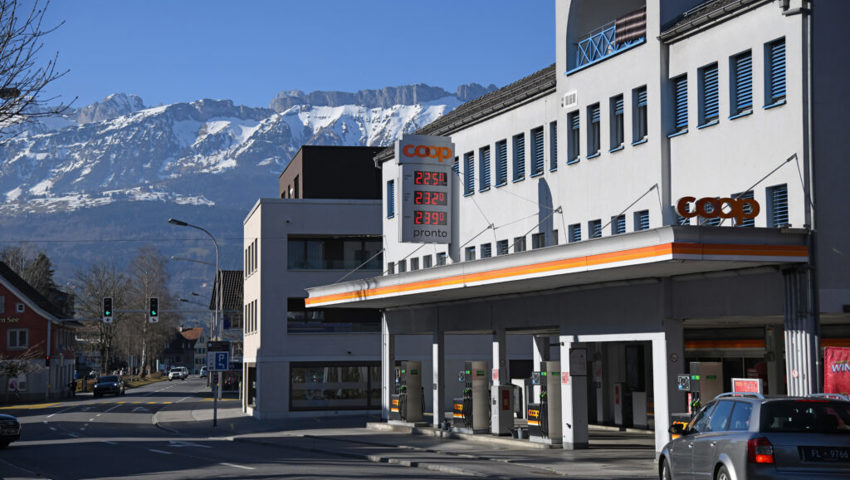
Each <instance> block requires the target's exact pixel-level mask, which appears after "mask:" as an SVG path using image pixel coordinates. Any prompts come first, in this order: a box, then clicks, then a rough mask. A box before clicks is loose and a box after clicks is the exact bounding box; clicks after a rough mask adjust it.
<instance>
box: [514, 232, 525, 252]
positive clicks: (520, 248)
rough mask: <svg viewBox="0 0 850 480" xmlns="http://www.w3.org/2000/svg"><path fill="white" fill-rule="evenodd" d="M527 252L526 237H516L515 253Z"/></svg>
mask: <svg viewBox="0 0 850 480" xmlns="http://www.w3.org/2000/svg"><path fill="white" fill-rule="evenodd" d="M524 251H525V236H522V237H514V253H516V252H524Z"/></svg>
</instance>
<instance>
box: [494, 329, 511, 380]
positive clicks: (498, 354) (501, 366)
mask: <svg viewBox="0 0 850 480" xmlns="http://www.w3.org/2000/svg"><path fill="white" fill-rule="evenodd" d="M505 340H506V339H505V329H504V328H500V329H497V330H496V331H494V332H493V374H492V377H491V378H492V379H493V386H494V387H497V386H499V385H506V384H508V383H509V382H510V377H509V376H508V360H507V358H508V353H507V352H508V347H507V342H506V341H505Z"/></svg>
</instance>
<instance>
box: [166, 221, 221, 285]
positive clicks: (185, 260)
mask: <svg viewBox="0 0 850 480" xmlns="http://www.w3.org/2000/svg"><path fill="white" fill-rule="evenodd" d="M174 225H177V224H174ZM168 259H169V260H174V261H177V260H180V261H183V262H194V263H202V264H204V265H209V266H211V267H214V266H215V264H214V263H210V262H205V261H203V260H195V259H194V258H186V257H178V256H177V255H172V256H170V257H168ZM193 293H194V292H193ZM195 296H197V294H195Z"/></svg>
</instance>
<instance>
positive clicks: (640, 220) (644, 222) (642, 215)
mask: <svg viewBox="0 0 850 480" xmlns="http://www.w3.org/2000/svg"><path fill="white" fill-rule="evenodd" d="M635 230H636V231H637V230H649V210H641V211H639V212H636V213H635Z"/></svg>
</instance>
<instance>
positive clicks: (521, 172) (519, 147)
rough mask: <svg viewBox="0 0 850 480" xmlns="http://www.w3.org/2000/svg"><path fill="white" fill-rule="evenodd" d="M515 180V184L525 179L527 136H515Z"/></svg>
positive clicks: (522, 134)
mask: <svg viewBox="0 0 850 480" xmlns="http://www.w3.org/2000/svg"><path fill="white" fill-rule="evenodd" d="M513 146H514V178H513V180H514V181H515V182H518V181H520V180H523V179H524V178H525V134H524V133H520V134H519V135H514V139H513Z"/></svg>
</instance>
